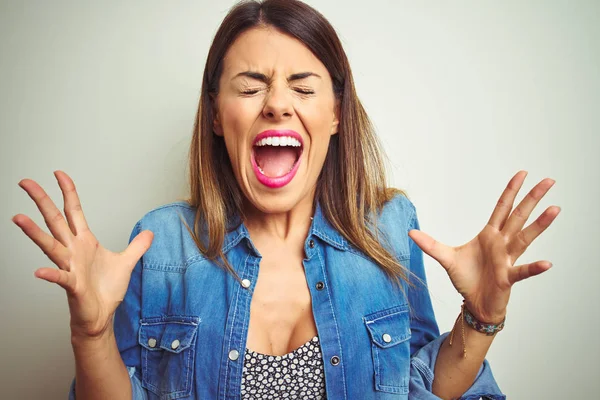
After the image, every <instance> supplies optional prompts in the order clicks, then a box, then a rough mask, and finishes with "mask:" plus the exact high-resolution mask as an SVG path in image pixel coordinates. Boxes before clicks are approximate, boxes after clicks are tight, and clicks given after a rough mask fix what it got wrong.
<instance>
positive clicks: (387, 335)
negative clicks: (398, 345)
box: [382, 333, 392, 343]
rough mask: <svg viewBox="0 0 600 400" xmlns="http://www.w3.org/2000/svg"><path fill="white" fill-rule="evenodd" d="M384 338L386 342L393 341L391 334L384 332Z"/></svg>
mask: <svg viewBox="0 0 600 400" xmlns="http://www.w3.org/2000/svg"><path fill="white" fill-rule="evenodd" d="M382 338H383V341H384V342H386V343H389V342H391V341H392V337H391V336H390V335H389V334H387V333H384V334H383V336H382Z"/></svg>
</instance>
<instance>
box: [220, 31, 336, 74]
mask: <svg viewBox="0 0 600 400" xmlns="http://www.w3.org/2000/svg"><path fill="white" fill-rule="evenodd" d="M248 70H250V71H257V72H261V73H264V74H266V75H272V74H285V75H286V76H287V75H289V74H292V73H295V72H298V71H312V72H315V73H318V74H319V75H321V76H324V75H325V74H327V69H326V68H325V66H324V65H323V63H322V62H321V61H320V60H319V59H318V58H317V57H316V56H315V55H314V54H313V53H312V52H311V51H310V49H309V48H308V47H306V46H305V45H304V44H303V43H302V42H301V41H299V40H298V39H296V38H294V37H292V36H290V35H287V34H285V33H283V32H281V31H279V30H277V29H275V28H273V27H260V28H252V29H249V30H247V31H245V32H244V33H242V34H241V35H240V36H239V37H238V38H237V39H236V40H235V41H234V42H233V44H232V45H231V47H230V48H229V49H228V50H227V53H226V54H225V57H224V60H223V74H224V75H236V74H237V73H239V72H241V71H248Z"/></svg>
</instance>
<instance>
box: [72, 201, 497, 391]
mask: <svg viewBox="0 0 600 400" xmlns="http://www.w3.org/2000/svg"><path fill="white" fill-rule="evenodd" d="M194 213H195V209H194V208H192V207H190V206H189V205H188V204H187V203H185V202H182V201H180V202H174V203H170V204H167V205H163V206H160V207H157V208H155V209H153V210H151V211H150V212H148V213H147V214H146V215H144V216H143V218H142V219H141V220H139V221H138V222H137V224H136V225H135V227H134V229H133V232H132V233H131V237H130V239H129V241H130V242H131V240H132V239H133V238H134V237H135V236H136V235H137V234H138V233H140V232H141V231H142V230H145V229H149V230H151V231H152V232H154V241H153V243H152V245H151V247H150V249H149V250H148V251H147V252H146V253H145V254H144V255H143V257H142V258H141V259H140V261H138V263H137V265H136V266H135V269H134V270H133V273H132V275H131V281H130V283H129V287H128V289H127V293H126V295H125V297H124V299H123V302H122V303H121V304H120V305H119V307H118V308H117V310H116V312H115V319H114V330H115V336H116V341H117V345H118V348H119V351H120V354H121V357H122V359H123V362H124V363H125V365H126V367H127V370H128V371H129V377H130V380H131V384H132V390H133V398H134V399H179V398H181V399H202V400H209V399H210V400H213V399H215V400H216V399H218V400H232V399H240V389H241V379H242V372H243V371H242V369H243V355H244V350H245V348H246V337H247V334H248V324H249V320H250V303H251V301H252V294H253V291H254V287H255V284H256V280H257V277H258V269H259V263H260V261H261V255H260V253H259V252H258V250H257V249H256V247H255V246H254V244H253V243H252V241H251V240H250V235H249V233H248V230H247V229H246V227H245V225H244V224H243V223H241V222H240V221H239V217H238V223H237V227H236V228H235V229H233V230H231V231H230V232H228V233H227V234H226V237H225V242H224V245H223V252H224V254H225V255H226V257H227V259H228V260H229V262H230V263H231V265H232V266H233V268H234V269H235V270H236V272H237V273H238V275H239V276H240V278H241V279H242V282H243V283H242V284H240V283H239V282H238V281H237V280H236V279H234V278H233V277H232V276H231V274H228V273H226V272H225V271H224V270H223V269H222V268H220V267H219V266H218V265H217V264H216V263H214V262H212V261H210V260H208V259H207V258H206V257H204V256H203V255H202V254H201V253H200V251H199V250H198V248H197V247H196V245H195V243H194V241H193V240H192V238H191V237H190V235H189V233H188V231H187V230H186V228H185V226H184V225H183V224H182V222H181V221H180V218H179V214H181V215H182V216H183V218H184V219H185V220H186V222H187V223H188V225H189V226H190V227H193V226H194ZM379 224H380V229H381V230H382V231H383V232H384V233H385V234H386V236H387V237H388V238H389V242H390V245H389V246H390V247H388V249H389V250H391V251H392V252H393V254H394V255H395V256H396V257H397V258H398V260H399V261H400V263H401V264H402V265H403V266H405V267H407V268H409V269H410V271H411V272H412V273H414V274H415V275H416V276H418V277H419V278H420V279H421V280H422V281H423V282H424V283H425V285H423V284H421V285H419V283H418V282H417V281H416V280H414V278H413V279H411V282H414V283H415V285H416V288H410V287H409V286H408V285H406V283H405V282H403V286H404V290H405V291H406V295H405V294H403V293H402V291H401V290H400V289H399V288H398V286H397V285H394V283H393V282H392V280H391V279H390V278H389V277H388V276H387V275H386V274H385V272H384V271H383V270H382V269H381V268H380V267H378V266H377V265H376V264H375V263H374V262H373V261H372V260H371V259H370V258H368V257H367V256H366V255H364V254H363V253H362V252H361V251H360V250H358V249H357V248H356V247H354V246H353V245H351V244H350V243H349V242H348V241H347V240H346V239H345V238H344V237H343V236H342V235H341V234H340V233H339V232H338V231H337V230H336V229H334V228H333V226H332V225H330V223H329V222H328V221H327V219H326V218H325V216H324V214H323V212H322V209H321V206H320V204H318V203H317V205H316V208H315V214H314V217H313V220H312V223H311V227H310V230H309V233H308V236H307V237H306V240H305V241H304V251H305V256H306V257H305V258H304V260H303V265H304V271H305V275H306V281H307V283H308V287H309V290H310V296H311V299H312V311H313V315H314V320H315V323H316V326H317V331H318V335H319V340H320V344H321V352H322V356H323V361H324V373H325V382H326V391H327V398H328V399H332V400H334V399H336V400H337V399H350V400H371V399H373V400H375V399H377V400H384V399H388V400H400V399H408V398H411V399H438V398H439V397H437V396H435V395H433V394H432V392H431V386H432V382H433V371H434V366H435V361H436V357H437V354H438V351H439V349H440V345H441V344H442V342H443V340H444V338H445V337H446V336H447V334H448V333H445V334H443V335H441V336H440V334H439V330H438V326H437V323H436V320H435V316H434V313H433V308H432V304H431V299H430V296H429V292H428V290H427V287H426V277H425V269H424V265H423V252H422V250H421V249H420V248H419V247H418V246H416V245H415V244H414V242H413V241H412V239H410V237H409V236H408V231H409V230H410V229H419V222H418V219H417V214H416V210H415V207H414V205H413V204H412V202H411V201H410V200H408V199H407V198H406V197H405V196H401V195H397V196H395V197H394V198H393V199H392V200H390V201H389V202H388V203H386V205H385V206H384V208H383V210H382V211H381V214H380V215H379ZM282 261H283V260H282ZM74 382H75V381H74V380H73V383H72V384H71V391H70V397H69V398H70V399H74V398H75V395H74ZM480 398H483V399H493V400H499V399H505V398H506V397H505V396H504V395H503V394H502V392H501V391H500V389H499V388H498V386H497V384H496V382H495V380H494V377H493V375H492V371H491V369H490V366H489V364H488V362H487V360H485V361H484V362H483V364H482V366H481V367H480V370H479V373H478V375H477V378H476V380H475V382H474V383H473V385H472V386H471V387H470V388H469V389H468V391H467V392H465V393H464V394H463V396H462V397H460V399H463V400H473V399H480Z"/></svg>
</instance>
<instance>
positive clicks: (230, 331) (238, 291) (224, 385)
mask: <svg viewBox="0 0 600 400" xmlns="http://www.w3.org/2000/svg"><path fill="white" fill-rule="evenodd" d="M249 257H250V253H248V254H247V255H246V259H245V260H244V271H245V270H246V264H247V263H248V258H249ZM236 287H237V289H236V290H237V291H236V294H235V303H234V306H233V319H232V321H231V328H229V340H228V341H227V343H228V345H227V349H225V351H227V353H229V351H230V350H229V349H231V337H232V336H233V327H234V326H235V319H236V317H237V306H238V300H239V298H240V290H241V286H240V285H236ZM227 360H228V361H226V364H225V378H224V382H223V390H225V393H226V392H227V386H228V379H229V356H227Z"/></svg>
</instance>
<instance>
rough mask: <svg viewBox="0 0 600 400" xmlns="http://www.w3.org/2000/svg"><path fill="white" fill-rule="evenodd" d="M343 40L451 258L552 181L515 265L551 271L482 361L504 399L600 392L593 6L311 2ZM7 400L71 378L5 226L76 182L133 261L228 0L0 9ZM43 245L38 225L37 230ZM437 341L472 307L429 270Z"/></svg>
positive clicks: (406, 180) (598, 86)
mask: <svg viewBox="0 0 600 400" xmlns="http://www.w3.org/2000/svg"><path fill="white" fill-rule="evenodd" d="M309 3H310V4H311V5H313V6H315V7H316V8H317V9H318V10H320V11H321V12H322V13H323V14H324V15H325V16H326V17H327V18H328V19H329V20H330V21H331V23H332V24H333V25H334V27H335V28H336V29H337V30H338V32H339V34H340V37H341V39H342V41H343V44H344V46H345V49H346V51H347V53H348V56H349V58H350V62H351V65H352V68H353V72H354V76H355V79H356V85H357V89H358V93H359V96H360V97H361V99H362V101H363V102H364V104H365V107H366V108H367V111H368V112H369V114H370V116H371V118H372V119H373V122H374V124H375V126H376V128H377V130H378V132H379V134H380V137H381V140H382V142H383V144H384V147H385V149H386V152H387V154H388V156H389V170H390V179H391V182H392V183H393V184H394V185H395V186H397V187H401V188H404V189H406V190H407V191H408V194H409V196H410V198H411V199H412V200H413V202H414V203H415V204H416V206H417V210H418V214H419V218H420V221H421V228H422V229H423V231H425V232H427V233H429V234H431V235H432V236H434V237H435V238H437V239H439V240H440V241H442V242H444V243H447V244H450V245H459V244H462V243H464V242H467V241H468V240H470V239H471V238H472V237H473V236H475V235H476V234H477V233H478V232H479V231H480V230H481V229H482V228H483V226H484V225H485V223H486V222H487V220H488V218H489V216H490V213H491V211H492V209H493V207H494V205H495V203H496V201H497V199H498V197H499V195H500V194H501V193H502V190H503V189H504V187H505V186H506V184H507V183H508V181H509V179H510V178H511V177H512V176H513V175H514V174H515V173H516V172H517V171H518V170H520V169H524V170H527V171H529V176H528V177H527V179H526V181H525V185H524V188H523V189H522V191H521V193H520V194H519V196H518V198H517V201H519V200H520V199H521V198H522V197H523V196H524V195H525V194H526V193H527V191H529V190H530V189H531V188H532V187H533V186H534V185H535V184H536V183H537V182H539V181H540V180H541V179H543V178H545V177H551V178H553V179H555V180H556V184H555V186H554V187H553V188H552V189H551V190H550V192H549V193H548V195H547V196H546V197H545V198H544V199H543V200H542V201H541V202H540V204H539V205H538V207H537V208H536V209H535V211H534V214H533V215H532V217H531V218H530V222H531V221H533V220H534V219H535V218H537V216H538V215H539V214H541V212H542V211H543V210H544V209H545V208H547V207H548V206H550V205H559V206H560V207H562V212H561V213H560V215H559V216H558V218H557V219H556V221H555V222H554V224H553V225H552V226H551V227H550V228H549V229H548V230H547V231H546V232H545V233H543V234H542V235H541V236H540V237H539V238H538V239H537V240H536V241H535V242H534V243H533V244H532V245H531V247H530V248H529V249H528V251H527V252H526V253H525V254H524V255H523V256H522V257H521V258H520V259H519V261H518V262H519V263H524V262H530V261H535V260H549V261H551V262H553V264H554V266H553V268H552V269H551V270H550V271H548V272H546V273H545V274H543V275H541V276H538V277H535V278H531V279H529V280H527V281H524V282H521V283H518V284H517V285H516V286H515V287H514V288H513V291H512V296H511V300H510V304H509V310H508V317H507V325H506V328H505V330H504V331H503V332H501V333H500V334H499V335H498V336H497V339H496V340H495V342H494V344H493V346H492V348H491V350H490V352H489V355H488V360H489V361H490V362H491V364H492V367H493V371H494V374H495V376H496V379H497V381H498V383H499V384H500V386H501V388H502V389H503V391H504V392H505V393H506V394H507V395H508V398H509V399H542V398H544V399H567V398H568V399H575V398H577V399H580V398H581V399H583V398H592V397H593V396H594V395H597V393H598V392H600V383H599V380H598V373H599V372H600V371H599V368H598V361H599V359H600V350H599V349H600V346H599V345H598V339H597V332H598V331H599V330H600V322H599V321H600V318H599V317H600V316H599V313H598V305H600V295H599V290H598V285H599V283H600V279H599V278H600V273H599V269H598V267H599V266H598V258H599V256H600V254H599V250H598V248H599V247H600V246H599V245H598V241H599V239H600V235H599V223H600V218H599V217H600V213H599V211H598V198H599V194H600V193H599V189H600V184H599V183H600V162H599V161H598V158H597V153H598V151H599V150H600V141H599V139H598V133H599V128H600V123H599V114H600V78H599V73H598V71H599V70H600V54H599V51H600V17H599V16H600V6H599V5H600V3H598V2H595V1H581V0H580V1H570V2H567V1H526V2H522V1H505V2H500V3H499V2H496V1H489V0H486V1H471V2H467V1H462V2H445V1H441V0H440V1H422V2H411V1H374V0H371V1H368V2H365V1H344V2H336V1H332V0H329V1H327V0H313V1H310V2H309ZM0 4H1V5H0V51H1V52H0V89H1V90H0V133H1V140H2V141H1V143H0V185H1V187H2V196H1V200H0V201H1V203H0V204H1V207H0V209H1V210H2V213H1V220H2V221H3V222H2V223H0V235H1V237H2V240H1V241H0V246H1V248H0V250H1V251H2V257H3V259H2V267H1V269H0V274H1V275H0V313H1V314H0V320H1V321H2V322H1V329H0V346H1V347H0V354H1V356H0V357H1V364H0V368H1V371H0V388H1V389H0V390H1V391H2V393H0V398H7V399H8V398H19V399H63V398H66V396H67V390H68V387H69V384H70V382H71V379H72V378H73V374H74V364H73V356H72V351H71V347H70V336H69V314H68V308H67V303H66V297H65V294H64V291H63V290H62V289H61V288H60V287H58V286H56V285H53V284H49V283H47V282H45V281H42V280H38V279H36V278H35V277H34V276H33V272H34V271H35V270H36V269H37V268H39V267H42V266H52V265H53V264H52V263H51V262H50V261H49V260H48V259H47V258H46V257H45V256H44V254H43V253H42V252H41V251H40V249H39V248H38V247H37V246H36V245H35V244H34V243H33V242H32V241H31V240H30V239H29V238H28V237H27V236H25V235H24V234H23V233H22V232H21V230H20V229H19V228H18V227H17V226H16V225H14V224H13V223H12V222H11V221H10V219H11V217H12V216H14V215H15V214H17V213H24V214H26V215H28V216H30V217H32V218H33V219H34V221H36V222H37V223H38V224H39V225H40V226H41V227H44V228H46V227H45V225H44V223H43V219H42V218H41V215H40V213H39V211H38V210H37V208H36V207H35V204H34V203H33V202H32V201H31V200H30V199H29V197H28V196H27V194H26V193H25V192H24V191H23V190H22V189H20V188H19V187H18V186H17V183H18V182H19V181H20V180H21V179H23V178H31V179H34V180H36V181H37V182H38V183H39V184H41V185H42V187H43V188H44V189H46V190H47V192H48V193H49V195H50V196H51V197H52V199H54V201H55V203H56V204H57V205H58V206H59V208H62V197H61V194H60V190H59V187H58V185H57V183H56V181H55V179H54V176H53V174H52V171H54V170H56V169H61V170H64V171H66V172H67V173H68V174H70V175H71V177H72V178H73V179H74V181H75V183H76V185H77V188H78V191H79V194H80V197H81V199H82V204H83V208H84V211H85V212H86V216H87V219H88V222H89V224H90V226H91V228H92V230H93V231H94V232H95V234H96V235H97V237H98V238H99V239H100V241H101V242H102V243H103V244H104V245H105V246H106V247H108V248H110V249H113V250H115V251H117V250H119V251H120V250H122V249H123V248H124V247H125V246H126V244H127V239H128V237H129V234H130V232H131V229H132V228H133V226H134V224H135V223H136V221H137V220H138V219H139V218H141V217H142V216H143V215H144V214H145V213H146V212H147V211H149V210H150V209H151V208H153V207H156V206H158V205H161V204H165V203H168V202H171V201H174V200H176V199H177V198H179V197H181V196H184V195H185V194H186V156H187V151H188V146H189V141H190V138H191V132H192V126H193V120H194V115H195V111H196V107H197V101H198V97H199V91H200V84H201V78H202V72H203V68H204V62H205V59H206V55H207V52H208V47H209V45H210V42H211V40H212V37H213V35H214V33H215V31H216V29H217V27H218V25H219V24H220V22H221V20H222V19H223V17H224V16H225V14H226V12H227V10H228V8H229V7H230V6H231V5H232V4H233V3H231V2H216V1H206V0H204V1H200V0H194V1H179V2H167V1H163V2H159V1H127V2H123V1H116V0H113V1H102V2H100V1H96V2H77V1H64V0H61V1H58V0H55V1H52V2H47V1H41V0H40V1H16V0H15V1H3V2H2V3H0ZM46 229H47V228H46ZM426 268H427V274H428V278H429V282H430V287H431V293H432V298H433V303H434V307H435V311H436V315H437V319H438V322H439V325H440V329H441V330H442V331H448V330H450V328H451V326H452V324H453V322H454V319H455V318H456V316H457V315H458V311H459V307H460V302H461V298H460V296H459V295H458V294H457V293H456V291H455V290H454V288H453V287H452V285H451V283H450V280H449V279H448V277H447V275H446V273H445V271H444V270H443V269H442V267H441V266H440V265H439V264H437V262H436V261H435V260H433V259H431V258H429V257H427V256H426Z"/></svg>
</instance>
